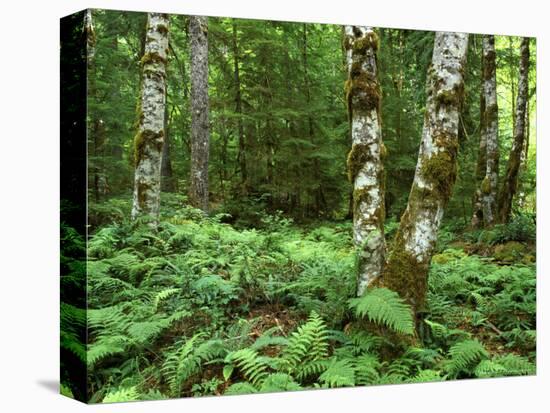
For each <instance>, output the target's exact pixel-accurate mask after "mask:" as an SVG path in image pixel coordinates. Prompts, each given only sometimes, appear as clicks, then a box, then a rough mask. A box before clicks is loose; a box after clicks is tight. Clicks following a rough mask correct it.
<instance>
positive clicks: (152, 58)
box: [140, 52, 166, 65]
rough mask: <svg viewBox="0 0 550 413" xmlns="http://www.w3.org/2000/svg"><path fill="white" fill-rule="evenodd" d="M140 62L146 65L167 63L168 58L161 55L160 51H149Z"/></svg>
mask: <svg viewBox="0 0 550 413" xmlns="http://www.w3.org/2000/svg"><path fill="white" fill-rule="evenodd" d="M140 62H141V64H142V65H146V64H148V63H162V64H166V58H165V57H163V56H161V55H160V53H158V52H147V53H145V54H144V55H143V57H142V58H141V61H140Z"/></svg>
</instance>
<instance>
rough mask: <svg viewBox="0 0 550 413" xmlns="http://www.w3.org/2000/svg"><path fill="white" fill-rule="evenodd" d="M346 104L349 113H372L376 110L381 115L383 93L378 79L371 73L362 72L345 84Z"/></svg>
mask: <svg viewBox="0 0 550 413" xmlns="http://www.w3.org/2000/svg"><path fill="white" fill-rule="evenodd" d="M345 93H346V102H347V105H348V111H349V110H350V108H353V110H364V111H371V110H373V109H376V112H377V113H380V98H381V96H382V92H381V90H380V85H379V84H378V81H377V80H376V77H375V76H374V75H372V74H370V73H366V72H360V73H358V74H355V75H353V72H352V77H351V79H348V80H347V81H346V84H345Z"/></svg>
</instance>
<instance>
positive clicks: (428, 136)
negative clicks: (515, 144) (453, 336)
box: [382, 32, 468, 320]
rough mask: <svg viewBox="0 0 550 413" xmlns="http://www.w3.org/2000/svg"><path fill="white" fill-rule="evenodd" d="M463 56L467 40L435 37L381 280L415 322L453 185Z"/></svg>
mask: <svg viewBox="0 0 550 413" xmlns="http://www.w3.org/2000/svg"><path fill="white" fill-rule="evenodd" d="M467 50H468V35H467V34H465V33H446V32H437V33H436V35H435V44H434V51H433V56H432V63H431V65H430V68H429V69H428V79H427V102H426V113H425V117H424V126H423V131H422V141H421V143H420V150H419V154H418V162H417V164H416V171H415V175H414V180H413V183H412V187H411V192H410V194H409V200H408V203H407V208H406V210H405V212H404V213H403V216H402V217H401V222H400V224H399V229H398V230H397V234H396V236H395V240H394V244H393V250H392V252H391V254H390V256H389V260H388V264H387V266H386V268H385V270H384V275H383V278H382V283H383V285H385V286H386V287H389V288H391V289H392V290H394V291H397V292H398V293H399V294H400V295H401V297H403V298H404V299H405V300H407V302H408V303H409V304H411V306H412V308H413V311H414V313H415V315H416V317H417V320H420V319H421V314H422V312H423V311H424V305H425V298H426V290H427V279H428V268H429V265H430V261H431V258H432V254H433V251H434V248H435V244H436V241H437V232H438V230H439V226H440V224H441V219H442V218H443V212H444V209H445V207H446V205H447V203H448V201H449V198H450V197H451V193H452V190H453V186H454V183H455V180H456V174H457V152H458V126H459V113H460V106H461V104H462V101H463V91H464V66H465V62H466V53H467Z"/></svg>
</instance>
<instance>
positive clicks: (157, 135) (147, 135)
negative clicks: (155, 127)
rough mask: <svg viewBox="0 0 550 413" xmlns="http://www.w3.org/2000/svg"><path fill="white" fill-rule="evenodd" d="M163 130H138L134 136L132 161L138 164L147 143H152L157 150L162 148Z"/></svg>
mask: <svg viewBox="0 0 550 413" xmlns="http://www.w3.org/2000/svg"><path fill="white" fill-rule="evenodd" d="M163 141H164V131H162V130H161V131H159V132H153V131H150V130H143V131H141V130H140V131H138V133H137V134H136V136H135V137H134V161H135V164H136V165H138V164H139V161H140V160H141V159H142V155H143V153H144V151H145V147H146V146H147V145H153V147H154V148H155V149H156V150H157V151H161V150H162V144H163Z"/></svg>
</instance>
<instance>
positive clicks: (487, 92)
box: [472, 36, 500, 228]
mask: <svg viewBox="0 0 550 413" xmlns="http://www.w3.org/2000/svg"><path fill="white" fill-rule="evenodd" d="M482 53H483V54H482V67H483V70H482V73H483V79H482V91H481V94H482V96H481V101H482V105H480V107H481V128H480V134H481V136H480V147H479V151H480V153H479V158H478V171H477V175H478V182H479V188H478V189H477V190H476V195H475V198H476V201H475V202H474V216H473V219H472V224H473V226H474V227H477V228H479V227H490V226H492V225H493V224H494V223H495V220H496V212H497V190H498V162H499V157H500V152H499V148H498V105H497V82H496V51H495V37H494V36H483V50H482ZM480 175H481V176H480Z"/></svg>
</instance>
